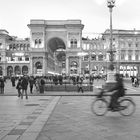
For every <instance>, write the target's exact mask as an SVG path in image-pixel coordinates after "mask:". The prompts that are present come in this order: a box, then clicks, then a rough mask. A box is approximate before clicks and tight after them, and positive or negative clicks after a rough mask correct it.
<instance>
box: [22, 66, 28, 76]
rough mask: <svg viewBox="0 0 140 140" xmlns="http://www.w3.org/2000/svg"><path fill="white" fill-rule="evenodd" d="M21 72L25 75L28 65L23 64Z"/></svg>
mask: <svg viewBox="0 0 140 140" xmlns="http://www.w3.org/2000/svg"><path fill="white" fill-rule="evenodd" d="M22 74H23V75H27V74H28V67H27V66H23V67H22Z"/></svg>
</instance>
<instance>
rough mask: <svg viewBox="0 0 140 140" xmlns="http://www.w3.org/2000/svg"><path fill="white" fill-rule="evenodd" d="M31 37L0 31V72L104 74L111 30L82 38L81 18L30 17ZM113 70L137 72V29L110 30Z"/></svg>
mask: <svg viewBox="0 0 140 140" xmlns="http://www.w3.org/2000/svg"><path fill="white" fill-rule="evenodd" d="M28 27H29V29H30V38H26V39H18V38H16V37H14V36H10V35H9V33H8V32H7V31H6V30H0V75H4V76H11V75H23V74H28V75H50V74H66V75H79V74H97V75H98V74H106V73H107V70H108V69H107V68H108V66H109V63H110V62H109V58H110V54H109V53H108V52H109V50H110V46H109V45H110V31H109V30H106V31H105V32H104V33H103V34H102V36H101V37H99V38H95V39H89V38H83V37H82V30H83V28H84V25H83V24H82V22H81V20H31V21H30V23H29V24H28ZM112 48H113V51H114V61H113V63H114V66H115V70H116V71H118V72H120V73H121V74H123V75H124V76H133V75H135V76H136V75H138V74H140V68H139V67H140V31H139V30H113V46H112Z"/></svg>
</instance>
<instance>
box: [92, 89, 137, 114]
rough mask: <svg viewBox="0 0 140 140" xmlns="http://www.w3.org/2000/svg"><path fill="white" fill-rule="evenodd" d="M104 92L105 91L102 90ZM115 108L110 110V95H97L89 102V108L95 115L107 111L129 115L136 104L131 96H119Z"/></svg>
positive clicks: (133, 110)
mask: <svg viewBox="0 0 140 140" xmlns="http://www.w3.org/2000/svg"><path fill="white" fill-rule="evenodd" d="M101 90H102V91H103V89H101ZM104 92H105V91H104ZM117 102H118V103H117V104H118V105H117V107H115V109H112V110H110V108H109V103H110V96H105V95H99V96H97V97H96V99H95V100H94V101H93V102H92V104H91V110H92V112H93V113H94V114H96V115H97V116H103V115H105V114H106V113H107V112H108V111H112V112H119V113H120V114H121V115H123V116H130V115H132V114H133V113H134V112H135V109H136V104H135V102H134V101H133V99H132V98H131V97H126V96H123V97H120V98H119V99H118V101H117Z"/></svg>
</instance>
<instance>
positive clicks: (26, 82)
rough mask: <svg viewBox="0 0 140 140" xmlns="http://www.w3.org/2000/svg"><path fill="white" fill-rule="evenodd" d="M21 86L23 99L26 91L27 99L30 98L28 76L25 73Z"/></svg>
mask: <svg viewBox="0 0 140 140" xmlns="http://www.w3.org/2000/svg"><path fill="white" fill-rule="evenodd" d="M21 87H22V93H21V99H23V94H24V92H25V96H26V99H28V95H27V88H28V78H27V76H25V75H24V76H23V78H22V82H21Z"/></svg>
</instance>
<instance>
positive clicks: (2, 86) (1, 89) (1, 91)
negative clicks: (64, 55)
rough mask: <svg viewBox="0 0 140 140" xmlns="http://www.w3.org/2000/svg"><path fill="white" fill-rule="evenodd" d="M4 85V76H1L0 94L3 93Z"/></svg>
mask: <svg viewBox="0 0 140 140" xmlns="http://www.w3.org/2000/svg"><path fill="white" fill-rule="evenodd" d="M4 86H5V84H4V78H3V77H1V78H0V93H1V94H4Z"/></svg>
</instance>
